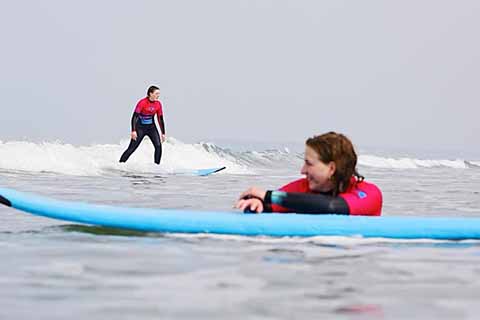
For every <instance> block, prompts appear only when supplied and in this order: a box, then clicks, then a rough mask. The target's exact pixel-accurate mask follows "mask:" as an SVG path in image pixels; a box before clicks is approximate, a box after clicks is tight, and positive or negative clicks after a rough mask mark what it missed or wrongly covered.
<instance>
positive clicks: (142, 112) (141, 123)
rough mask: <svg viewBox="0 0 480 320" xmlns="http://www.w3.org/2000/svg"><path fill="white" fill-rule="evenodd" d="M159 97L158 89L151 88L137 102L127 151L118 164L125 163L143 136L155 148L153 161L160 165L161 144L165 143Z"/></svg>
mask: <svg viewBox="0 0 480 320" xmlns="http://www.w3.org/2000/svg"><path fill="white" fill-rule="evenodd" d="M159 97H160V89H159V88H158V87H156V86H151V87H150V88H148V90H147V97H145V98H143V99H141V100H140V101H138V103H137V106H136V107H135V111H134V112H133V116H132V132H131V140H130V144H129V145H128V148H127V150H125V152H124V153H123V154H122V157H121V158H120V162H126V161H127V160H128V158H129V157H130V156H131V155H132V153H133V152H135V150H136V149H137V148H138V146H139V145H140V143H141V142H142V140H143V138H144V137H145V136H148V137H149V138H150V140H151V141H152V143H153V146H154V147H155V157H154V161H155V163H156V164H160V159H161V158H162V143H163V142H165V139H166V136H165V123H164V121H163V110H162V104H161V102H160V101H159V100H158V98H159ZM155 114H156V115H157V120H158V124H159V125H160V130H161V131H162V135H161V136H160V135H159V133H158V129H157V126H156V125H155V119H154V117H155Z"/></svg>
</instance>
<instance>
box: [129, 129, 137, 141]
mask: <svg viewBox="0 0 480 320" xmlns="http://www.w3.org/2000/svg"><path fill="white" fill-rule="evenodd" d="M130 137H131V138H132V140H137V131H132V133H131V135H130Z"/></svg>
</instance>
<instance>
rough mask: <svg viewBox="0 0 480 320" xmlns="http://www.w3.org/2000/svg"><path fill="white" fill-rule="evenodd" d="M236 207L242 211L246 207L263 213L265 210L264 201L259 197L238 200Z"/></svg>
mask: <svg viewBox="0 0 480 320" xmlns="http://www.w3.org/2000/svg"><path fill="white" fill-rule="evenodd" d="M235 208H237V209H240V210H242V211H245V209H247V208H249V210H250V211H253V212H256V213H261V212H263V202H262V200H260V199H257V198H250V199H240V200H238V201H237V204H236V205H235Z"/></svg>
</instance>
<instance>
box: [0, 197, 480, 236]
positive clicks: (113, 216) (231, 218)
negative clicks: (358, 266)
mask: <svg viewBox="0 0 480 320" xmlns="http://www.w3.org/2000/svg"><path fill="white" fill-rule="evenodd" d="M0 203H2V204H4V205H7V206H9V207H12V208H15V209H18V210H21V211H23V212H28V213H31V214H34V215H38V216H45V217H49V218H54V219H60V220H65V221H71V222H78V223H84V224H89V225H96V226H103V227H109V228H120V229H126V230H136V231H142V232H165V233H213V234H229V235H245V236H272V237H284V236H291V237H312V236H361V237H378V238H395V239H444V240H462V239H480V218H450V217H430V218H427V217H399V216H397V217H392V216H383V217H359V216H343V215H325V214H322V215H315V214H243V213H239V212H220V211H190V210H172V209H146V208H127V207H115V206H106V205H97V204H88V203H84V202H73V201H59V200H54V199H51V198H47V197H42V196H38V195H34V194H30V193H23V192H18V191H16V190H13V189H7V188H0Z"/></svg>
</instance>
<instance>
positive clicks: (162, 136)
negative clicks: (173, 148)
mask: <svg viewBox="0 0 480 320" xmlns="http://www.w3.org/2000/svg"><path fill="white" fill-rule="evenodd" d="M160 139H162V143H164V142H165V141H166V140H167V136H166V135H164V134H162V135H160Z"/></svg>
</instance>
